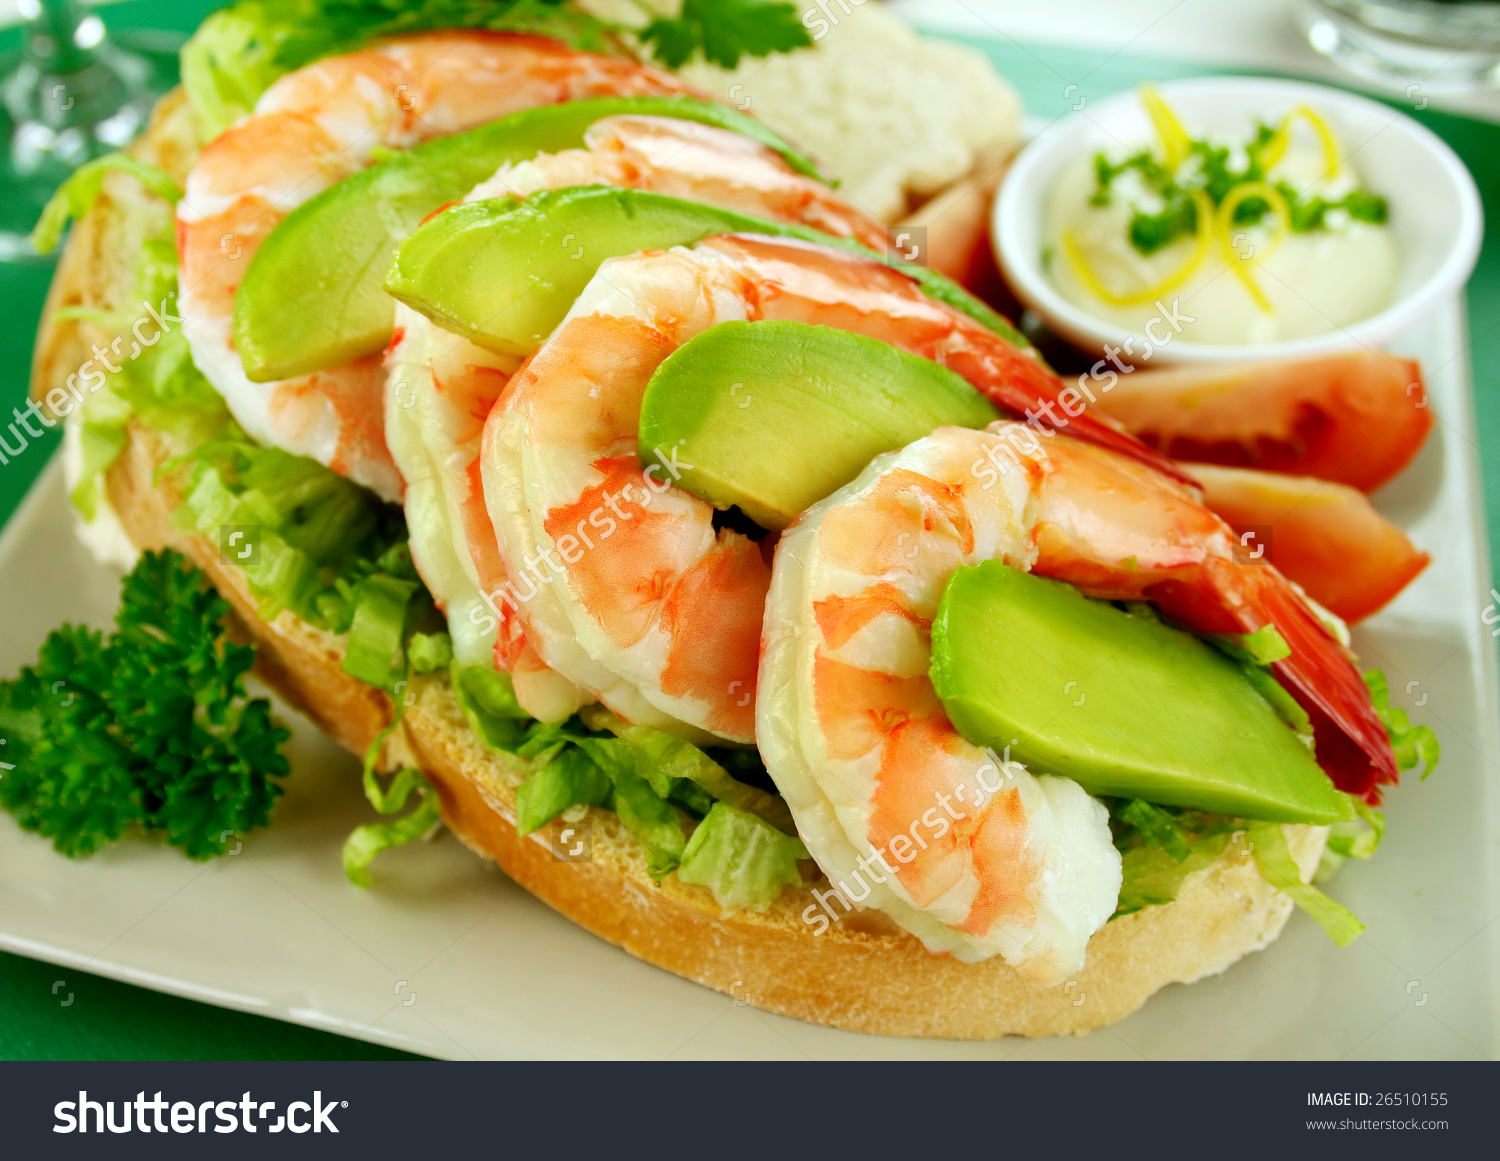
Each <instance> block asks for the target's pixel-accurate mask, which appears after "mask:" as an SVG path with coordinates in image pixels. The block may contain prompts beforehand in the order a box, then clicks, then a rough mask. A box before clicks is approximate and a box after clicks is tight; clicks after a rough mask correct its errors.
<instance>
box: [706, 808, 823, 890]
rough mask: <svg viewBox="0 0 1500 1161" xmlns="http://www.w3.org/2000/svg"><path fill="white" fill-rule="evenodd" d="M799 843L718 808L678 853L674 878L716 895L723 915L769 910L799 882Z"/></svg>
mask: <svg viewBox="0 0 1500 1161" xmlns="http://www.w3.org/2000/svg"><path fill="white" fill-rule="evenodd" d="M809 857H811V856H809V855H808V853H807V848H806V847H805V846H803V845H802V841H801V840H800V839H798V838H795V837H793V836H790V835H785V834H782V833H781V831H779V830H777V829H776V828H775V827H774V826H772V825H771V824H770V823H768V822H766V821H765V820H764V819H762V818H759V817H757V816H756V815H753V814H750V813H748V812H747V811H743V810H739V809H737V808H735V807H733V806H730V805H729V804H728V803H727V802H716V803H714V807H713V809H712V810H710V811H709V812H708V817H707V818H705V819H704V820H703V821H702V822H701V823H699V824H698V829H697V830H695V831H694V832H693V837H692V839H691V840H690V841H689V842H688V845H687V849H686V850H685V851H683V853H682V862H681V864H680V865H679V866H678V868H677V877H678V878H679V879H681V880H682V881H683V882H684V883H697V884H699V885H701V886H704V887H707V888H708V889H709V890H711V891H712V892H713V893H714V899H715V901H716V902H717V903H718V904H719V906H720V907H722V908H724V909H725V910H740V909H742V908H743V909H748V910H750V911H761V912H764V911H765V910H767V909H768V908H769V907H770V906H771V904H772V903H774V902H775V901H776V898H777V896H779V895H780V894H781V892H782V889H783V888H785V887H790V886H796V885H798V884H800V883H801V882H802V873H801V871H799V870H798V868H797V860H799V859H806V858H809Z"/></svg>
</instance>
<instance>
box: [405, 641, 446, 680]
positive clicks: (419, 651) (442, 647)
mask: <svg viewBox="0 0 1500 1161" xmlns="http://www.w3.org/2000/svg"><path fill="white" fill-rule="evenodd" d="M406 656H407V659H408V660H409V661H410V662H411V669H412V672H413V673H435V672H436V671H437V670H439V669H447V668H448V666H449V665H451V664H452V663H453V638H451V637H449V636H448V634H447V633H444V632H441V631H439V632H436V633H413V634H412V635H411V640H410V641H408V642H407V643H406Z"/></svg>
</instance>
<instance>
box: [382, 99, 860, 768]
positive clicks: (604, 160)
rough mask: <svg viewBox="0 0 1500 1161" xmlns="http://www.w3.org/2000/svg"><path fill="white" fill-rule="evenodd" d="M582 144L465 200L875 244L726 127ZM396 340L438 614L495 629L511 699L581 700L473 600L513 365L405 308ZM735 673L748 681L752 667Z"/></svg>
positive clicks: (394, 381)
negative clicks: (766, 221)
mask: <svg viewBox="0 0 1500 1161" xmlns="http://www.w3.org/2000/svg"><path fill="white" fill-rule="evenodd" d="M584 142H585V148H583V149H570V150H565V151H563V152H561V153H557V154H543V155H541V156H539V157H537V158H536V159H534V160H532V161H527V162H522V163H519V164H516V165H507V166H503V167H502V168H501V169H500V170H499V171H498V172H497V173H496V174H495V176H494V177H493V178H491V179H489V180H487V181H485V182H483V183H481V184H480V185H479V186H477V187H476V188H475V189H474V190H473V191H472V192H471V193H470V194H469V195H468V197H467V198H466V199H465V200H467V201H478V200H481V199H484V198H490V197H495V196H499V195H501V194H512V195H516V196H522V197H524V196H527V195H529V194H532V193H536V192H538V191H540V190H543V189H557V188H566V187H570V186H577V185H613V186H619V187H629V188H635V189H649V190H652V191H654V192H657V193H664V194H669V195H671V196H675V197H684V198H691V199H693V200H695V201H700V202H707V203H709V204H712V205H719V206H724V207H727V208H732V209H737V210H741V211H743V212H749V213H755V214H757V215H759V216H761V217H765V218H770V219H773V220H779V221H790V222H800V223H802V224H804V225H809V226H813V227H816V228H818V229H821V230H824V231H825V232H828V233H832V234H837V235H839V236H849V237H856V238H858V239H860V240H861V241H864V242H866V243H869V244H883V239H884V236H885V234H884V227H883V226H882V225H881V224H880V223H879V222H877V221H875V220H874V219H873V218H869V217H867V216H866V215H865V214H863V213H862V212H861V211H860V210H859V209H858V207H856V206H854V205H852V204H850V203H849V202H847V201H846V200H845V199H843V198H841V197H840V196H839V195H838V194H837V193H835V192H834V191H833V190H832V189H830V188H829V187H827V186H825V185H823V184H822V183H821V182H817V181H813V180H812V179H810V178H806V177H803V176H802V175H800V174H798V173H796V172H795V171H794V170H792V169H791V167H790V166H788V165H787V164H786V163H785V162H784V161H783V160H782V159H781V157H780V155H779V154H777V153H776V152H775V151H774V150H771V149H768V148H766V147H765V146H763V145H761V144H759V143H758V142H755V141H751V140H750V139H748V138H745V137H742V136H740V135H739V134H737V133H731V132H729V131H727V130H722V129H715V128H712V127H710V126H706V125H700V124H697V123H696V122H689V121H681V120H678V119H676V118H671V117H642V116H613V117H606V118H603V119H601V120H600V121H598V122H596V123H595V124H594V125H592V126H590V128H589V129H588V131H587V132H586V133H585V135H584ZM395 336H396V337H395V341H394V342H393V344H392V347H391V350H390V352H389V354H388V359H387V365H388V367H389V375H388V380H387V404H386V406H387V425H388V426H387V435H388V438H389V441H390V447H391V452H392V454H393V455H394V456H395V460H396V464H397V466H398V467H399V468H400V469H401V473H402V475H403V476H404V477H405V479H406V482H407V487H408V489H409V491H408V499H407V510H408V513H409V515H410V518H409V519H408V526H409V528H410V530H411V547H412V556H413V558H414V559H415V561H416V563H417V567H418V568H419V570H420V571H421V573H422V577H423V579H424V580H425V581H426V582H427V586H428V588H429V589H430V590H431V592H432V593H433V596H434V597H435V598H436V599H437V601H438V603H439V604H440V605H442V606H443V607H444V609H445V611H446V612H447V615H448V621H449V626H450V633H451V635H452V637H453V641H454V649H455V652H456V655H457V656H458V657H459V659H460V660H461V661H464V662H465V663H467V664H480V663H482V661H483V658H484V654H485V653H486V651H487V650H488V649H490V648H493V647H494V645H495V642H496V640H497V634H498V640H499V652H498V653H497V654H496V658H497V661H498V663H499V664H500V666H501V667H502V668H505V669H508V670H509V671H510V672H511V675H512V677H513V679H514V680H515V686H516V695H517V697H518V699H519V700H520V702H521V705H522V706H523V707H524V708H525V709H526V710H527V711H528V712H529V713H531V714H533V715H534V716H536V717H538V718H541V719H543V720H547V721H551V720H557V719H558V718H562V717H567V716H568V715H569V714H571V713H572V712H574V710H576V709H577V708H578V705H579V704H580V703H581V700H588V699H589V698H588V695H587V694H584V693H582V692H581V691H579V689H578V687H577V686H575V685H573V683H571V682H569V681H567V679H565V678H562V677H561V676H559V675H557V674H555V673H553V672H551V671H550V670H548V669H547V667H546V666H545V665H544V664H543V663H542V661H541V659H540V658H539V657H538V656H537V654H536V652H535V651H534V650H533V649H531V648H530V646H528V645H527V644H526V642H525V632H524V629H523V628H522V626H521V624H520V621H519V619H518V618H517V617H516V615H515V613H514V611H513V609H511V608H510V607H508V606H506V605H504V604H500V603H497V602H496V601H495V599H493V598H491V600H490V601H489V602H488V604H489V605H490V606H491V607H490V608H488V609H486V608H485V607H483V606H484V605H485V604H486V601H485V598H484V596H482V595H481V594H488V593H493V592H499V591H501V590H502V586H503V585H504V583H505V579H506V578H505V570H504V566H503V564H501V562H500V557H499V548H498V546H497V544H496V542H495V533H494V530H493V527H492V526H491V524H490V522H489V519H488V517H487V515H486V513H485V508H484V497H483V494H482V491H481V489H480V487H479V436H480V427H481V425H482V423H483V420H484V417H485V416H486V415H487V414H488V413H489V410H490V408H491V406H493V404H494V402H495V400H496V399H497V398H498V397H499V395H500V391H501V388H502V387H503V386H504V383H505V381H506V378H507V377H508V376H509V374H510V373H511V372H513V371H514V369H515V366H516V364H517V362H518V361H517V360H515V359H511V358H507V357H504V356H500V355H496V354H494V353H492V352H489V351H486V350H484V349H483V348H480V347H478V346H475V345H474V344H471V343H469V342H467V341H465V340H464V339H462V338H459V337H457V336H455V335H452V334H450V333H448V332H447V331H443V330H439V329H438V328H437V327H436V325H435V324H433V323H432V322H431V321H429V320H428V319H427V318H425V317H424V316H422V315H420V314H417V313H416V312H415V311H412V310H410V309H408V308H406V307H401V308H400V310H399V311H398V314H397V327H396V332H395ZM439 510H440V511H439ZM758 617H759V613H758V612H757V613H756V614H755V618H758ZM757 631H758V630H757ZM752 635H753V634H752ZM751 668H753V667H751ZM738 676H739V677H740V678H741V679H742V680H743V682H744V683H745V684H746V685H747V686H748V684H750V683H753V680H754V675H753V673H752V672H748V671H747V672H744V673H740V674H739V675H738ZM730 680H731V681H733V680H734V678H733V677H731V678H730ZM741 697H744V698H745V702H744V705H743V706H739V707H737V708H738V709H739V710H740V711H742V712H740V713H739V714H738V715H737V716H738V717H739V718H740V719H741V720H742V724H743V729H742V731H741V732H742V734H744V735H745V736H746V739H747V740H748V734H749V699H748V695H746V694H744V693H742V692H740V691H739V690H738V689H737V691H736V694H735V700H736V701H738V700H739V699H740V698H741ZM636 708H637V710H638V711H639V709H640V707H639V706H637V707H636Z"/></svg>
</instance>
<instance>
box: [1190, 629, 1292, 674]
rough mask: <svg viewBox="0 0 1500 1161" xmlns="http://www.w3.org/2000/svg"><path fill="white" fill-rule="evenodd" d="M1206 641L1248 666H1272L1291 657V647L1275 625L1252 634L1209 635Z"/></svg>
mask: <svg viewBox="0 0 1500 1161" xmlns="http://www.w3.org/2000/svg"><path fill="white" fill-rule="evenodd" d="M1206 636H1207V639H1208V640H1209V641H1211V642H1212V643H1213V644H1215V645H1217V646H1218V647H1219V648H1220V649H1222V650H1223V651H1224V652H1225V653H1227V654H1229V656H1231V657H1233V658H1234V659H1235V660H1236V661H1242V662H1246V663H1248V664H1250V665H1272V664H1274V663H1275V662H1277V661H1280V660H1282V659H1283V658H1286V657H1290V656H1291V655H1292V647H1291V646H1290V645H1288V644H1287V643H1286V638H1285V637H1283V636H1282V635H1281V631H1280V630H1279V629H1277V628H1276V626H1275V625H1265V626H1262V627H1261V628H1259V629H1257V630H1256V631H1255V632H1254V633H1210V634H1207V635H1206Z"/></svg>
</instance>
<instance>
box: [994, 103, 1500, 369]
mask: <svg viewBox="0 0 1500 1161" xmlns="http://www.w3.org/2000/svg"><path fill="white" fill-rule="evenodd" d="M1158 89H1159V91H1160V92H1161V94H1162V96H1163V97H1164V98H1165V99H1166V100H1167V102H1168V103H1169V104H1170V105H1171V106H1172V108H1173V110H1174V111H1175V112H1176V113H1177V114H1178V116H1179V117H1181V119H1182V121H1183V123H1184V124H1185V125H1186V127H1187V129H1188V131H1189V132H1190V133H1192V134H1193V135H1194V136H1198V135H1200V134H1207V135H1208V136H1210V137H1212V138H1215V139H1217V140H1222V141H1224V142H1226V143H1233V142H1241V141H1244V140H1247V139H1248V138H1249V137H1250V135H1251V134H1252V133H1253V131H1254V127H1255V123H1256V121H1257V120H1261V121H1267V122H1272V123H1274V122H1275V121H1278V120H1279V119H1280V118H1281V117H1282V116H1283V115H1285V114H1286V113H1287V112H1289V111H1290V110H1291V109H1293V108H1295V107H1296V106H1298V105H1308V106H1310V107H1311V108H1313V109H1315V110H1316V111H1317V112H1318V113H1319V114H1320V115H1321V116H1322V117H1323V118H1324V119H1326V120H1327V121H1328V123H1329V125H1330V127H1331V128H1332V129H1333V131H1334V134H1335V135H1336V136H1337V138H1338V140H1339V143H1340V145H1341V147H1342V149H1343V152H1344V154H1345V156H1346V157H1348V158H1349V159H1350V160H1351V161H1352V162H1353V164H1354V165H1355V166H1356V168H1357V169H1358V170H1359V173H1360V175H1361V177H1362V179H1363V182H1364V184H1365V185H1366V186H1367V187H1368V188H1369V189H1371V190H1374V191H1375V192H1376V193H1379V194H1381V195H1382V196H1383V197H1385V199H1386V200H1387V202H1388V203H1389V204H1390V209H1391V213H1390V219H1389V224H1390V228H1391V229H1392V230H1393V231H1394V232H1395V235H1396V243H1397V245H1398V247H1399V249H1400V253H1401V263H1402V266H1401V277H1400V281H1399V283H1398V285H1397V289H1396V295H1395V298H1394V300H1393V301H1392V302H1391V305H1390V306H1388V307H1386V308H1385V309H1384V310H1382V311H1380V312H1379V313H1378V314H1375V315H1371V316H1370V317H1369V318H1366V319H1362V320H1361V321H1359V322H1356V323H1352V324H1350V325H1349V326H1347V327H1343V328H1340V329H1337V330H1333V331H1330V332H1328V333H1327V334H1321V335H1314V336H1311V337H1309V338H1302V339H1292V340H1288V341H1285V342H1279V343H1263V344H1255V345H1236V346H1228V345H1225V346H1220V345H1216V344H1210V343H1191V342H1186V341H1183V340H1181V339H1177V340H1175V341H1173V342H1170V343H1168V344H1166V345H1164V346H1160V347H1155V349H1154V351H1153V357H1152V363H1153V365H1159V364H1161V363H1205V362H1235V361H1241V360H1246V359H1274V358H1289V357H1293V356H1300V355H1311V354H1323V353H1327V352H1331V351H1339V350H1348V349H1350V348H1353V347H1380V346H1385V345H1386V344H1388V343H1390V342H1392V341H1393V340H1395V339H1397V338H1398V337H1400V336H1401V335H1402V334H1403V333H1405V332H1406V331H1408V330H1409V329H1411V328H1412V327H1413V326H1414V325H1415V324H1417V323H1419V322H1420V321H1422V319H1423V318H1425V317H1426V316H1427V315H1428V314H1429V313H1431V312H1432V311H1433V310H1434V309H1435V308H1436V307H1437V306H1438V305H1439V304H1441V303H1442V302H1444V301H1446V300H1447V299H1448V298H1449V296H1451V295H1452V294H1454V293H1455V292H1456V291H1457V290H1458V289H1459V288H1460V287H1461V286H1462V285H1463V284H1464V282H1465V281H1466V280H1467V279H1468V277H1469V275H1470V273H1471V272H1472V271H1473V269H1474V262H1475V260H1476V259H1477V257H1478V255H1479V244H1480V241H1481V239H1482V237H1483V233H1484V214H1483V211H1482V209H1481V208H1480V201H1479V191H1478V190H1477V189H1476V188H1475V186H1474V179H1473V177H1472V176H1470V174H1469V171H1468V168H1467V167H1466V166H1465V165H1464V163H1463V162H1462V161H1460V160H1459V159H1458V156H1457V155H1456V154H1455V153H1454V152H1453V150H1451V149H1449V148H1448V146H1447V145H1446V144H1444V143H1443V142H1442V141H1441V140H1440V139H1439V138H1438V137H1437V136H1436V134H1434V133H1433V132H1432V131H1431V130H1429V129H1426V128H1424V127H1423V126H1421V125H1419V124H1418V123H1417V122H1416V121H1414V120H1412V119H1411V118H1410V117H1408V116H1406V115H1405V114H1404V113H1399V112H1397V111H1396V110H1394V109H1392V108H1391V107H1390V106H1388V105H1382V104H1380V103H1379V102H1378V101H1372V100H1370V99H1368V98H1366V97H1359V96H1355V95H1354V94H1352V93H1346V92H1344V91H1342V90H1340V89H1332V88H1328V87H1325V86H1323V85H1312V84H1304V83H1301V82H1297V81H1283V80H1276V79H1272V78H1265V77H1205V78H1202V79H1198V80H1186V81H1174V82H1171V83H1168V84H1163V85H1160V86H1158ZM1152 139H1153V135H1152V130H1151V125H1150V123H1149V121H1148V119H1147V117H1146V113H1145V110H1144V109H1143V108H1142V107H1141V102H1140V99H1139V97H1138V96H1137V94H1135V93H1134V92H1130V93H1120V94H1117V95H1116V96H1113V97H1110V98H1108V99H1107V100H1105V101H1102V102H1100V103H1099V104H1097V105H1090V106H1089V107H1088V108H1087V109H1086V110H1084V111H1082V112H1079V113H1074V114H1070V115H1069V116H1066V117H1064V118H1062V119H1061V120H1059V121H1057V122H1056V123H1054V124H1053V125H1051V126H1050V127H1048V128H1047V129H1046V130H1045V131H1043V132H1042V133H1041V134H1039V135H1038V136H1037V138H1036V139H1035V140H1034V141H1032V142H1031V143H1030V144H1029V145H1027V146H1026V147H1025V148H1024V149H1023V150H1022V151H1021V153H1020V155H1019V156H1018V157H1017V158H1016V161H1015V164H1014V165H1012V166H1011V169H1010V172H1009V173H1008V174H1007V175H1006V178H1005V182H1004V184H1003V185H1002V186H1001V188H1000V195H999V197H997V198H996V199H995V208H994V222H993V229H992V231H991V237H992V238H993V239H994V245H995V253H996V257H997V258H998V259H999V262H1000V266H1001V269H1002V270H1004V272H1005V276H1006V278H1007V279H1008V280H1009V282H1010V285H1011V288H1012V289H1013V290H1014V291H1015V293H1016V295H1017V297H1019V298H1020V300H1021V301H1022V302H1023V303H1025V304H1026V306H1027V307H1029V308H1030V309H1031V310H1033V311H1035V312H1036V313H1037V314H1038V315H1040V316H1041V318H1042V319H1043V320H1044V321H1045V322H1046V323H1047V325H1048V326H1049V327H1050V328H1051V329H1052V330H1053V331H1055V332H1056V333H1057V334H1059V335H1061V336H1062V337H1063V338H1065V339H1067V340H1068V341H1069V342H1072V343H1075V344H1076V345H1078V346H1079V347H1082V348H1083V349H1085V350H1087V351H1092V352H1098V351H1101V350H1102V349H1103V347H1104V346H1105V344H1111V345H1112V346H1114V347H1118V346H1119V345H1120V343H1121V342H1122V340H1123V338H1124V337H1125V335H1126V334H1127V333H1128V332H1125V331H1123V330H1122V328H1121V327H1120V326H1119V325H1118V324H1116V323H1111V322H1107V321H1105V320H1103V319H1100V318H1097V317H1095V316H1094V315H1092V314H1090V313H1089V312H1088V311H1086V310H1084V309H1082V308H1081V307H1078V306H1075V305H1074V304H1073V303H1071V302H1069V301H1068V300H1066V299H1065V298H1063V296H1062V295H1061V294H1060V293H1059V292H1058V290H1057V288H1056V287H1055V286H1054V285H1053V284H1052V282H1051V281H1050V280H1049V279H1048V277H1047V275H1046V273H1045V272H1044V271H1043V269H1042V249H1043V246H1044V245H1045V244H1046V242H1045V240H1044V238H1043V231H1042V225H1043V221H1044V213H1043V211H1044V208H1045V205H1046V199H1047V197H1048V196H1049V194H1050V192H1051V190H1052V187H1053V185H1054V184H1055V182H1056V181H1057V178H1058V175H1059V174H1060V173H1061V172H1062V170H1063V168H1064V167H1065V166H1067V165H1068V164H1069V163H1070V162H1073V161H1074V160H1075V159H1076V158H1077V157H1078V156H1079V155H1080V154H1085V155H1092V154H1094V153H1097V152H1099V151H1100V150H1105V151H1118V150H1119V149H1120V147H1121V146H1122V145H1123V146H1125V147H1127V148H1135V147H1138V146H1140V145H1143V144H1145V143H1146V142H1148V141H1151V140H1152Z"/></svg>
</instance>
